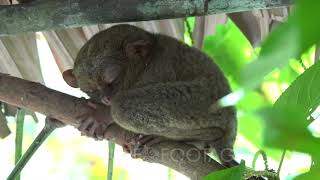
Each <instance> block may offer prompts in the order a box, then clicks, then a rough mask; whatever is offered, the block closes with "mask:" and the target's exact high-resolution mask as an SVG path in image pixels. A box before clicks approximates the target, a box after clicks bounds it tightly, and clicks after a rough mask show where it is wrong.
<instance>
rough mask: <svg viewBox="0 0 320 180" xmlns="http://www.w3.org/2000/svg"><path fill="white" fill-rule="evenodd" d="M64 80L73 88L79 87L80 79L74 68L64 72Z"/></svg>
mask: <svg viewBox="0 0 320 180" xmlns="http://www.w3.org/2000/svg"><path fill="white" fill-rule="evenodd" d="M62 76H63V79H64V81H65V82H66V83H67V84H68V85H69V86H71V87H73V88H78V87H79V85H78V81H77V79H76V77H75V76H74V74H73V72H72V69H68V70H66V71H64V72H63V73H62Z"/></svg>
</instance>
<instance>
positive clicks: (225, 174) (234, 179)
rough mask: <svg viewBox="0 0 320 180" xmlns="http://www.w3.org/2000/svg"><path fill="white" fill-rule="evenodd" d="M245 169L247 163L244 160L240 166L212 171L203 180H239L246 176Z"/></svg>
mask: <svg viewBox="0 0 320 180" xmlns="http://www.w3.org/2000/svg"><path fill="white" fill-rule="evenodd" d="M245 169H246V167H245V163H244V162H243V161H242V162H241V163H240V165H239V166H236V167H233V168H228V169H224V170H221V171H216V172H212V173H210V174H209V175H207V176H206V177H204V178H203V180H225V179H228V180H239V179H241V178H242V177H243V176H244V173H245Z"/></svg>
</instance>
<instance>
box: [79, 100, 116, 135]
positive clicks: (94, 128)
mask: <svg viewBox="0 0 320 180" xmlns="http://www.w3.org/2000/svg"><path fill="white" fill-rule="evenodd" d="M88 105H89V106H90V107H91V108H92V111H91V112H89V113H86V114H83V115H81V116H80V117H79V119H78V120H79V122H80V126H79V127H78V129H79V131H81V135H85V136H88V137H92V138H94V139H96V140H102V139H104V133H105V131H106V129H107V128H108V127H109V126H110V125H111V124H112V123H113V120H112V117H111V114H110V107H109V106H103V105H101V104H97V103H94V102H91V101H88Z"/></svg>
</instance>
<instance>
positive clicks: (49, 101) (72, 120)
mask: <svg viewBox="0 0 320 180" xmlns="http://www.w3.org/2000/svg"><path fill="white" fill-rule="evenodd" d="M0 84H1V86H0V101H3V102H6V103H8V104H12V105H15V106H18V107H23V108H26V109H29V110H32V111H37V112H40V113H43V114H45V115H49V116H51V117H53V118H56V119H59V120H61V121H62V122H64V123H65V124H69V125H72V126H75V127H77V126H78V123H77V121H76V117H78V116H79V115H81V114H82V113H83V112H85V111H88V110H89V107H88V106H87V101H86V100H85V99H82V98H76V97H73V96H70V95H67V94H64V93H61V92H58V91H55V90H52V89H49V88H47V87H45V86H43V85H41V84H40V83H35V82H31V81H27V80H23V79H19V78H16V77H12V76H8V75H5V74H1V73H0ZM132 136H133V133H131V132H129V131H126V130H125V129H122V128H121V127H119V126H118V125H112V126H111V127H110V128H109V129H108V130H107V132H106V133H105V139H110V140H111V141H114V142H115V143H117V144H120V145H123V144H124V142H125V141H126V140H127V139H128V138H131V137H132ZM139 157H141V158H142V159H143V160H145V161H148V162H151V163H160V164H163V165H165V166H168V167H170V168H172V169H175V170H177V171H178V172H180V173H182V174H184V175H186V176H188V177H190V178H191V179H196V180H198V179H201V178H202V177H204V176H205V175H207V174H208V173H210V172H212V171H216V170H220V169H223V166H222V165H220V164H219V163H217V162H216V161H214V160H213V159H211V158H209V157H208V156H207V155H206V154H204V153H203V152H201V151H199V150H197V149H196V148H194V147H193V146H191V145H187V144H184V143H181V142H162V143H159V144H157V145H154V146H152V147H151V148H148V149H144V151H143V152H142V154H140V156H139Z"/></svg>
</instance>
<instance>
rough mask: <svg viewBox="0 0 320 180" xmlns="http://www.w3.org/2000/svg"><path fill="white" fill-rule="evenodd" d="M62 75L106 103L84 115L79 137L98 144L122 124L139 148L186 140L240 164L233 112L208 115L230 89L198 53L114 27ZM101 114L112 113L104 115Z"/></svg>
mask: <svg viewBox="0 0 320 180" xmlns="http://www.w3.org/2000/svg"><path fill="white" fill-rule="evenodd" d="M63 76H64V79H65V81H66V82H67V83H68V84H69V85H70V86H72V87H75V88H78V87H80V89H81V90H82V91H84V92H85V93H87V94H88V95H89V96H90V98H91V99H92V100H93V101H96V102H101V103H103V104H105V105H106V106H105V108H104V109H95V104H94V102H90V103H89V105H90V106H91V107H93V109H94V110H93V111H92V112H91V113H87V114H85V115H83V116H82V117H81V118H80V121H81V125H80V127H79V130H80V131H81V132H82V133H84V134H86V135H88V136H91V137H95V138H98V139H99V138H101V137H103V134H104V132H105V131H107V129H108V126H109V125H110V124H112V123H117V124H118V125H119V126H121V127H122V128H124V129H127V130H129V131H132V132H134V133H137V134H139V137H138V139H139V140H138V141H137V142H138V144H140V145H152V144H154V143H158V142H160V141H161V140H173V141H181V142H185V143H188V144H193V145H195V146H196V147H197V148H199V149H214V150H216V152H217V154H218V155H219V158H220V160H221V162H222V163H223V164H224V165H225V166H227V167H230V166H234V165H237V162H236V161H234V159H233V152H232V149H233V144H234V141H235V137H236V131H237V121H236V111H235V109H234V108H233V107H226V108H221V109H218V110H216V111H215V112H209V107H210V105H212V104H213V103H215V102H216V101H217V100H218V99H219V98H221V97H223V96H225V95H227V94H228V93H230V87H229V85H228V82H227V80H226V78H225V76H224V75H223V73H222V71H221V70H220V69H219V68H218V66H217V65H216V64H215V63H214V62H213V61H212V60H211V59H210V58H209V57H208V56H206V55H205V54H204V53H202V52H201V51H200V50H198V49H196V48H193V47H189V46H187V45H185V44H183V43H182V42H179V41H178V40H176V39H174V38H171V37H168V36H165V35H161V34H153V33H150V32H147V31H145V30H143V29H140V28H137V27H135V26H131V25H116V26H113V27H111V28H109V29H107V30H105V31H102V32H100V33H98V34H96V35H95V36H93V37H92V38H91V39H90V40H89V41H88V42H87V43H86V44H85V45H84V46H83V47H82V48H81V50H80V52H79V53H78V55H77V58H76V60H75V64H74V68H73V69H72V70H67V71H65V72H64V73H63ZM101 111H108V112H109V113H108V116H107V117H105V116H104V117H101V114H102V113H101ZM128 143H129V142H128ZM124 146H125V145H124Z"/></svg>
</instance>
